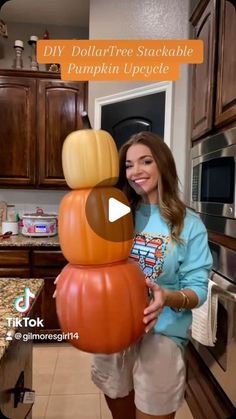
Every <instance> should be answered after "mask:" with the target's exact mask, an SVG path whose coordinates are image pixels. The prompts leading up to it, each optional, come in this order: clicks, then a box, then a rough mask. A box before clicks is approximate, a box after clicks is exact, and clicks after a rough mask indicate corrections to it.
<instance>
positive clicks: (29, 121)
mask: <svg viewBox="0 0 236 419" xmlns="http://www.w3.org/2000/svg"><path fill="white" fill-rule="evenodd" d="M58 77H59V76H58V75H57V74H55V73H46V72H32V71H16V70H0V109H1V113H0V150H1V166H0V187H6V186H12V187H20V186H22V187H27V186H28V187H34V188H35V187H36V188H47V187H49V188H55V187H56V188H58V187H64V188H65V187H66V182H65V180H64V176H63V172H62V163H61V151H62V144H63V141H64V140H65V138H66V136H67V135H68V134H69V133H70V132H72V131H75V130H77V129H81V128H82V127H83V125H82V119H81V112H82V111H83V110H86V108H87V83H86V82H66V81H62V80H60V79H58Z"/></svg>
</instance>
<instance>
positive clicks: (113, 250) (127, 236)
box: [58, 187, 133, 265]
mask: <svg viewBox="0 0 236 419" xmlns="http://www.w3.org/2000/svg"><path fill="white" fill-rule="evenodd" d="M91 192H92V193H91ZM111 196H113V197H114V198H115V199H117V200H119V201H123V202H124V203H125V204H126V205H128V201H127V199H126V197H125V195H124V194H123V193H122V192H121V191H120V190H118V189H115V188H113V187H100V188H94V189H81V190H75V191H71V192H69V193H68V194H67V195H65V196H64V198H63V199H62V201H61V203H60V207H59V215H58V234H59V241H60V246H61V249H62V252H63V254H64V256H65V258H66V259H67V260H68V261H69V262H70V263H72V264H78V265H97V264H107V263H113V262H119V261H122V260H125V259H127V258H128V257H129V255H130V251H131V247H132V242H133V221H132V215H131V213H129V214H127V215H126V216H124V217H122V218H120V219H119V220H117V221H115V222H114V223H111V222H109V221H108V200H109V198H110V197H111Z"/></svg>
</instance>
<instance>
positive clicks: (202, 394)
mask: <svg viewBox="0 0 236 419" xmlns="http://www.w3.org/2000/svg"><path fill="white" fill-rule="evenodd" d="M186 367H187V376H186V382H187V386H186V392H185V399H186V401H187V403H188V406H189V408H190V410H191V413H192V415H193V418H194V419H228V418H229V419H230V418H231V417H233V416H232V415H233V414H234V413H235V409H234V406H233V405H232V403H231V402H230V400H229V399H228V398H227V396H226V394H225V393H224V392H223V390H222V389H221V387H220V386H219V384H218V383H217V382H216V381H215V379H214V377H213V376H212V374H211V372H210V371H209V370H208V368H207V367H206V366H205V364H204V362H203V361H202V359H201V358H200V356H199V355H198V353H197V351H196V350H195V348H194V347H193V345H192V344H191V343H190V344H189V345H188V347H187V350H186Z"/></svg>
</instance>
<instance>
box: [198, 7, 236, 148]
mask: <svg viewBox="0 0 236 419" xmlns="http://www.w3.org/2000/svg"><path fill="white" fill-rule="evenodd" d="M190 21H191V23H192V25H193V26H194V37H195V38H196V39H202V40H203V42H204V62H203V64H200V65H199V64H198V65H194V66H193V78H192V140H193V141H195V140H198V139H201V138H203V137H205V136H206V135H208V134H213V133H215V132H217V131H219V130H222V129H226V128H227V126H230V127H232V126H234V125H235V124H236V50H235V47H234V43H235V38H236V5H235V1H234V0H201V1H200V2H199V4H198V6H197V7H196V9H195V10H194V13H193V15H192V17H191V19H190Z"/></svg>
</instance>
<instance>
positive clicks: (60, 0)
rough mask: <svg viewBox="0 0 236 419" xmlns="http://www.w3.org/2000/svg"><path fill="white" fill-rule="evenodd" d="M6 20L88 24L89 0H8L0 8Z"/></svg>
mask: <svg viewBox="0 0 236 419" xmlns="http://www.w3.org/2000/svg"><path fill="white" fill-rule="evenodd" d="M0 18H1V19H3V20H4V21H5V22H6V23H7V22H21V23H24V22H25V23H43V24H46V25H49V24H51V25H63V26H77V27H83V28H86V27H87V28H88V26H89V0H10V1H7V2H6V3H5V4H4V5H3V6H2V9H1V10H0Z"/></svg>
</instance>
